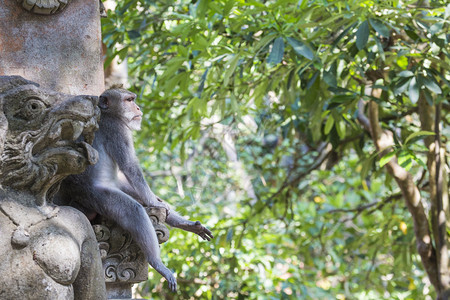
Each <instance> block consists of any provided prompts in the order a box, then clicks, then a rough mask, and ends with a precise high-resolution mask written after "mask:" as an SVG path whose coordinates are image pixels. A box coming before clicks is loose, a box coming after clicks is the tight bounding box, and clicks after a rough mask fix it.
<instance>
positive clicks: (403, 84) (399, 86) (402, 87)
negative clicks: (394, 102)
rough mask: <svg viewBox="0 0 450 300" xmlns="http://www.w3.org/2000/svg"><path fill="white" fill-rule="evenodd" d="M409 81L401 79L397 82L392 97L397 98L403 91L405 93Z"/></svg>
mask: <svg viewBox="0 0 450 300" xmlns="http://www.w3.org/2000/svg"><path fill="white" fill-rule="evenodd" d="M410 81H411V79H410V78H405V77H404V78H401V79H400V80H399V81H397V83H396V84H395V86H394V95H395V96H398V95H400V94H401V93H403V92H404V91H406V89H407V88H408V85H409V82H410Z"/></svg>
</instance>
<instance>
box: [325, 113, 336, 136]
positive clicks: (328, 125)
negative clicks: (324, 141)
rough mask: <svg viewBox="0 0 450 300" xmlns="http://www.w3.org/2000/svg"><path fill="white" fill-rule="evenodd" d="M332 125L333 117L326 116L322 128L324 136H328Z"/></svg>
mask: <svg viewBox="0 0 450 300" xmlns="http://www.w3.org/2000/svg"><path fill="white" fill-rule="evenodd" d="M333 125H334V118H333V116H332V115H331V114H330V115H329V116H328V119H327V122H326V123H325V128H324V130H323V132H324V133H325V134H329V133H330V131H331V128H333Z"/></svg>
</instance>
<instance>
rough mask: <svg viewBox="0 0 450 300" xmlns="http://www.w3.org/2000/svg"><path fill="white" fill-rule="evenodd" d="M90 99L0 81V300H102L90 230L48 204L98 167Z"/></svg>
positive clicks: (15, 79) (73, 213)
mask: <svg viewBox="0 0 450 300" xmlns="http://www.w3.org/2000/svg"><path fill="white" fill-rule="evenodd" d="M98 116H99V111H98V108H97V97H91V96H69V95H66V94H61V93H56V92H52V91H47V90H44V89H41V88H39V85H38V84H36V83H34V82H31V81H28V80H25V79H23V78H22V77H19V76H0V154H1V161H0V258H1V259H0V274H1V276H0V299H52V300H53V299H64V300H67V299H80V300H86V299H92V300H94V299H95V300H97V299H105V298H106V296H105V295H106V292H105V284H104V277H103V273H102V266H101V263H100V254H99V249H98V245H97V241H96V238H95V235H94V232H93V230H92V227H91V225H90V223H89V221H88V220H87V219H86V217H85V216H84V215H83V214H82V213H81V212H79V211H78V210H76V209H73V208H70V207H57V206H54V205H52V204H51V203H48V201H47V199H50V198H51V195H52V194H53V193H54V192H56V191H57V189H58V186H59V183H60V181H61V180H62V179H63V178H64V177H66V176H67V175H69V174H74V173H80V172H82V171H83V170H84V169H85V167H86V166H87V165H89V164H93V163H95V162H96V160H97V152H96V151H95V150H94V149H93V148H92V147H91V146H90V143H91V142H92V139H93V132H94V131H95V129H96V127H97V121H98Z"/></svg>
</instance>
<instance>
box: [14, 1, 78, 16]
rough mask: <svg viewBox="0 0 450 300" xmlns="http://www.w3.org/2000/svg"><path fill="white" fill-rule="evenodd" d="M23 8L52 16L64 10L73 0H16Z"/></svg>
mask: <svg viewBox="0 0 450 300" xmlns="http://www.w3.org/2000/svg"><path fill="white" fill-rule="evenodd" d="M16 1H17V2H19V3H21V4H22V6H23V8H25V9H26V10H29V11H31V12H34V13H37V14H43V15H51V14H54V13H57V12H59V11H61V10H62V9H64V7H66V5H67V4H69V3H70V2H71V1H72V0H16Z"/></svg>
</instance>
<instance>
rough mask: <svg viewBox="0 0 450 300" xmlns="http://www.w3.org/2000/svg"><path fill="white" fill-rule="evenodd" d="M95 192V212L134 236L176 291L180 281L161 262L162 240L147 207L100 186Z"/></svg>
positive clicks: (155, 267)
mask: <svg viewBox="0 0 450 300" xmlns="http://www.w3.org/2000/svg"><path fill="white" fill-rule="evenodd" d="M95 190H96V192H97V193H96V195H95V198H94V199H93V200H92V202H91V205H92V206H93V209H95V210H96V211H97V212H98V213H99V214H101V215H102V216H105V217H107V218H109V219H112V220H114V221H115V222H116V223H117V224H118V225H119V226H120V227H122V228H123V229H125V230H126V231H128V232H130V234H131V236H132V237H133V239H134V240H135V241H136V243H138V245H139V246H140V248H141V249H142V251H143V252H144V254H145V257H146V259H147V261H148V262H149V264H150V265H151V266H152V267H153V268H154V269H155V270H156V271H158V273H160V274H161V275H162V276H163V277H164V278H166V279H167V282H168V283H169V288H170V290H172V291H176V289H177V282H176V279H175V277H174V276H173V274H172V272H171V271H170V270H169V269H168V268H167V267H166V266H165V265H164V264H163V263H162V261H161V257H160V249H159V244H158V238H157V236H156V232H155V229H154V227H153V224H152V222H151V221H150V218H149V216H148V215H147V213H146V212H145V209H144V207H143V206H142V205H140V204H139V203H138V202H137V201H135V200H134V199H133V198H131V197H130V196H129V195H127V194H125V193H124V192H122V191H121V190H119V189H117V188H111V187H104V186H97V187H96V189H95Z"/></svg>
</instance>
